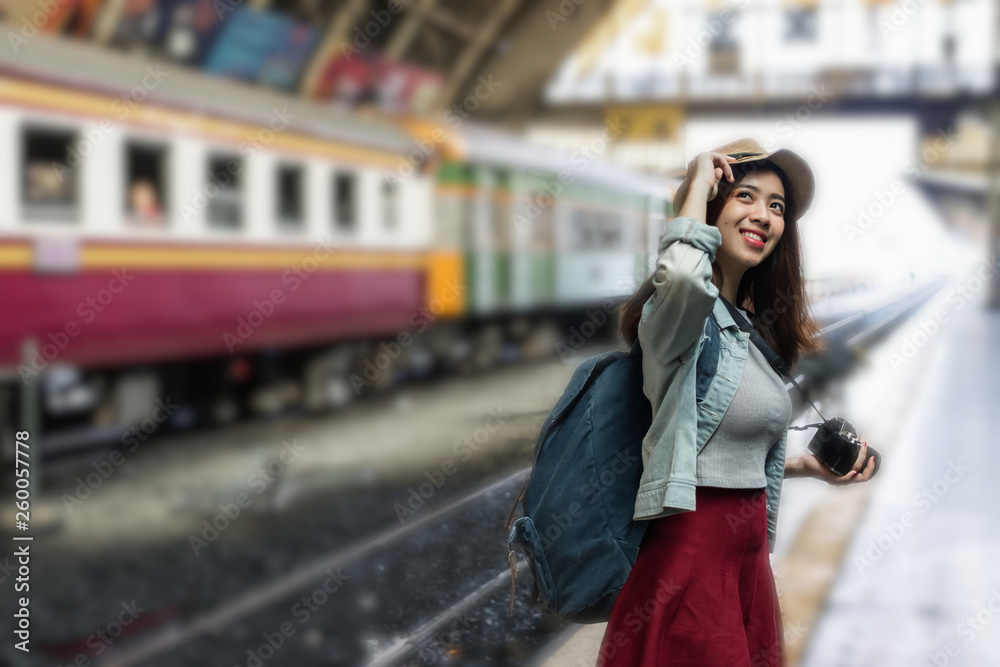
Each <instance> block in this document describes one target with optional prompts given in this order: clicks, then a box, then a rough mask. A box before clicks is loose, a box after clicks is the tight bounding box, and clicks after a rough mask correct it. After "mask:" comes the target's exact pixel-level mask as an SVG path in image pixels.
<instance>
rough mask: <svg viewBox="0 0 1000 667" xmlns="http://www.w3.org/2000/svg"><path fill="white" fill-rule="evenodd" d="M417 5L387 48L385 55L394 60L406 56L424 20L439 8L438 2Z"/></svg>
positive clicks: (424, 0)
mask: <svg viewBox="0 0 1000 667" xmlns="http://www.w3.org/2000/svg"><path fill="white" fill-rule="evenodd" d="M415 4H416V6H415V7H413V9H412V10H411V11H409V12H407V13H406V18H405V19H404V20H403V24H402V25H401V26H399V28H398V29H397V30H396V32H395V33H393V35H392V38H391V39H390V40H389V46H388V47H386V50H385V55H386V56H388V57H389V58H392V59H393V60H399V59H401V58H402V57H403V56H404V55H405V54H406V52H407V51H408V50H409V48H410V45H411V44H413V40H414V38H415V37H416V36H417V32H418V31H419V30H420V26H421V25H423V23H424V18H426V17H427V15H428V14H430V13H431V11H433V10H434V9H435V8H436V7H437V4H438V0H416V3H415Z"/></svg>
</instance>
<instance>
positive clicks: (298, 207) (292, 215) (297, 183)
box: [276, 165, 305, 231]
mask: <svg viewBox="0 0 1000 667" xmlns="http://www.w3.org/2000/svg"><path fill="white" fill-rule="evenodd" d="M302 185H303V173H302V167H299V166H292V165H283V166H280V167H278V174H277V188H278V192H277V207H278V210H277V211H276V214H277V216H276V217H277V219H278V225H279V226H280V227H281V228H283V229H288V230H294V231H301V230H302V229H304V227H305V211H304V206H303V204H304V199H305V198H304V197H303V192H302V189H303V188H302Z"/></svg>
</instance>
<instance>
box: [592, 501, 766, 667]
mask: <svg viewBox="0 0 1000 667" xmlns="http://www.w3.org/2000/svg"><path fill="white" fill-rule="evenodd" d="M695 506H696V509H695V511H693V512H681V513H679V514H673V515H671V516H667V517H661V518H659V519H652V520H650V523H649V526H648V527H647V528H646V533H645V536H644V537H643V541H642V544H641V546H640V548H639V555H638V557H637V558H636V561H635V566H634V567H633V568H632V571H631V573H630V574H629V577H628V581H626V582H625V587H624V588H623V589H622V590H621V592H620V593H619V595H618V598H617V599H616V600H615V605H614V608H613V609H612V611H611V618H610V619H609V620H608V626H607V629H606V630H605V632H604V639H603V640H602V641H601V651H600V654H599V657H598V660H597V667H653V666H654V665H655V666H660V665H664V666H668V667H785V644H784V636H783V631H782V626H781V608H780V606H779V604H778V591H777V588H776V587H775V584H774V573H773V572H772V571H771V561H770V560H769V558H768V543H767V506H766V496H765V493H764V489H724V488H719V487H711V486H699V487H697V488H696V491H695Z"/></svg>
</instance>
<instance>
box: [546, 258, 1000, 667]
mask: <svg viewBox="0 0 1000 667" xmlns="http://www.w3.org/2000/svg"><path fill="white" fill-rule="evenodd" d="M981 274H982V266H976V267H971V268H970V270H969V272H968V273H965V274H963V275H961V276H956V277H955V278H954V279H953V280H952V281H951V282H950V283H949V284H948V285H946V286H945V287H943V288H942V289H941V290H940V292H938V293H937V294H936V295H935V296H934V297H933V298H932V299H931V300H930V301H929V302H928V303H927V304H926V305H925V306H924V307H923V308H921V309H920V310H919V311H917V312H916V314H915V315H914V316H913V317H911V318H910V319H909V320H907V321H906V322H904V323H903V324H902V325H901V326H900V327H898V328H897V329H896V330H895V331H894V332H893V333H892V334H891V335H889V336H887V337H886V338H885V339H884V340H882V341H881V342H880V343H879V344H878V345H877V346H875V347H873V348H871V349H868V350H866V351H865V353H864V356H863V358H862V359H861V361H860V363H859V365H858V368H857V370H856V371H855V372H854V373H852V374H851V376H850V377H849V378H846V379H845V381H844V382H843V383H842V384H841V385H838V386H835V387H833V388H832V389H831V392H830V396H829V397H827V399H826V400H824V401H823V403H821V404H820V410H821V411H822V412H823V413H824V414H825V415H826V416H827V417H831V416H844V417H845V418H847V419H849V420H850V421H851V422H852V423H853V424H854V425H855V426H856V427H857V428H858V431H859V433H860V434H861V435H862V436H863V437H864V438H865V439H866V440H867V441H868V442H869V443H870V444H871V445H872V446H873V447H877V448H878V449H879V450H880V451H881V452H882V454H883V467H882V469H881V470H880V473H879V475H878V476H877V477H876V478H874V479H873V480H871V481H870V482H868V483H863V484H853V485H847V486H831V485H828V484H825V483H823V482H822V481H820V480H816V479H812V478H804V479H800V478H793V479H789V480H785V482H784V485H783V489H782V501H781V506H780V510H779V520H778V539H777V543H776V547H775V552H774V553H773V554H772V555H771V559H772V560H771V562H772V569H773V570H774V573H775V581H776V584H777V587H778V591H779V596H780V599H781V608H782V617H783V622H784V630H785V642H786V647H787V651H788V665H789V667H795V666H797V665H802V666H804V667H847V666H848V665H849V666H850V667H866V666H869V665H870V666H872V667H874V666H876V665H878V666H879V667H894V666H897V665H898V666H899V667H903V666H906V667H913V666H918V665H919V666H921V667H922V666H924V665H934V666H943V665H949V666H951V665H969V666H972V665H975V666H977V667H978V666H981V665H996V664H1000V631H998V628H1000V569H998V568H997V567H996V565H997V563H1000V518H998V517H997V513H996V508H997V507H1000V485H998V484H997V483H996V481H995V479H996V475H997V474H998V473H1000V448H998V447H997V445H998V444H1000V437H998V436H997V431H996V429H995V428H991V425H990V421H989V416H990V415H991V414H993V413H995V412H996V411H997V410H998V409H1000V311H996V310H989V309H987V307H986V305H985V304H986V296H987V294H986V292H987V289H986V288H985V287H984V286H983V284H982V282H981V281H979V280H977V279H976V276H977V275H981ZM810 412H811V411H810ZM815 421H818V418H817V415H815V413H812V414H808V413H807V414H804V415H802V416H801V417H800V418H799V419H797V420H796V421H795V422H793V424H798V423H814V422H815ZM812 433H814V430H809V431H805V432H802V431H792V432H790V433H789V445H788V456H789V457H791V456H796V455H799V454H801V453H805V452H806V451H807V450H806V449H805V445H806V444H807V442H808V437H811V435H812ZM800 434H802V435H800ZM991 621H992V625H991V623H990V622H991ZM605 627H606V626H605V624H595V625H585V626H581V625H571V626H569V627H568V628H567V629H566V630H565V631H564V632H563V634H562V635H561V636H560V637H559V638H557V639H556V640H555V641H554V642H552V644H550V646H549V647H548V648H547V649H546V651H545V652H544V653H542V654H540V655H538V656H536V659H535V660H534V661H533V662H532V663H530V667H593V666H594V665H596V664H597V660H598V653H599V649H600V642H601V639H602V637H603V634H604V630H605Z"/></svg>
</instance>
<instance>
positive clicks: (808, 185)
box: [667, 148, 816, 218]
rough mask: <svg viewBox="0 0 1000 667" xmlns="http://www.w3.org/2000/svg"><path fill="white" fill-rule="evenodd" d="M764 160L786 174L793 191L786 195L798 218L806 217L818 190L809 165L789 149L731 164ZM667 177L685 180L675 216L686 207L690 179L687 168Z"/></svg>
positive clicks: (676, 197)
mask: <svg viewBox="0 0 1000 667" xmlns="http://www.w3.org/2000/svg"><path fill="white" fill-rule="evenodd" d="M763 160H767V161H769V162H772V163H773V164H775V165H776V166H777V167H778V168H779V169H781V171H783V172H784V173H785V177H786V179H787V181H788V187H789V189H790V190H791V193H786V195H787V194H790V195H791V197H792V200H793V201H794V202H795V207H796V209H797V217H799V218H801V217H802V216H803V215H805V212H806V211H808V210H809V207H810V206H812V201H813V196H814V194H815V189H816V185H815V178H814V176H813V171H812V168H811V167H810V166H809V163H808V162H806V161H805V160H804V159H802V157H801V156H799V155H798V154H797V153H795V152H794V151H790V150H788V149H787V148H779V149H778V150H776V151H772V152H770V153H764V154H761V155H753V156H746V157H741V158H739V159H737V160H734V161H732V162H730V163H729V164H731V165H735V164H743V163H746V162H760V161H763ZM667 175H668V176H671V177H673V178H683V179H684V180H683V181H682V182H681V184H680V185H678V186H677V191H676V192H674V198H673V202H672V203H673V208H674V215H676V214H677V211H679V210H680V209H681V207H682V206H683V205H684V199H685V198H686V197H687V193H688V189H689V188H690V185H691V182H690V179H688V178H687V168H686V167H684V168H678V169H674V170H672V171H670V172H667Z"/></svg>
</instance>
